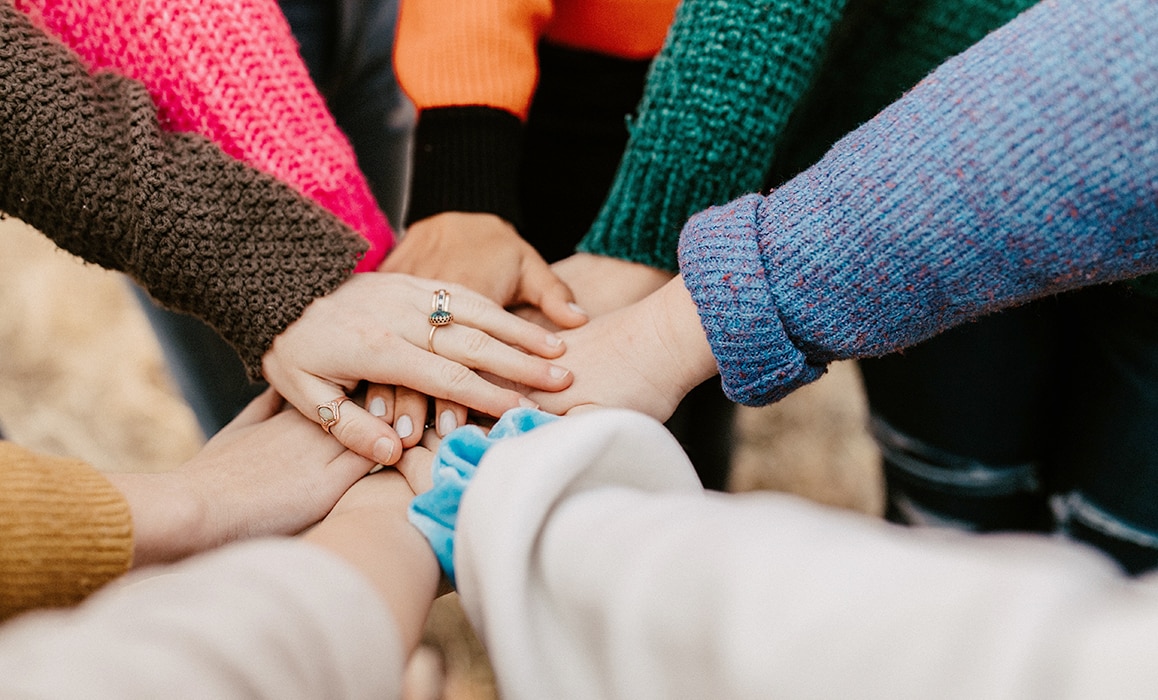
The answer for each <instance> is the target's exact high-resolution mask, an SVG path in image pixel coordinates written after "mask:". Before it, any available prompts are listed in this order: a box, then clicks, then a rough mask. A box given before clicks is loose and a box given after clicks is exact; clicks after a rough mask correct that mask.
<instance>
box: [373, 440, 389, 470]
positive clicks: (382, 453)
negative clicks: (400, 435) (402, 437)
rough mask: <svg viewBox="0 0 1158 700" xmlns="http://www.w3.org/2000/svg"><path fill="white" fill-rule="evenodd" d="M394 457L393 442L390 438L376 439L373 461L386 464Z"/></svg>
mask: <svg viewBox="0 0 1158 700" xmlns="http://www.w3.org/2000/svg"><path fill="white" fill-rule="evenodd" d="M393 456H394V441H393V440H391V439H390V438H378V441H377V442H375V443H374V459H376V460H378V462H379V463H380V464H386V463H387V462H389V461H390V458H391V457H393Z"/></svg>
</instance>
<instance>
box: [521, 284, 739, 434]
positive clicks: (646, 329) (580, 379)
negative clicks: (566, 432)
mask: <svg viewBox="0 0 1158 700" xmlns="http://www.w3.org/2000/svg"><path fill="white" fill-rule="evenodd" d="M562 335H563V336H564V338H565V339H566V342H567V352H566V353H565V354H564V355H563V357H562V358H560V360H559V361H560V362H561V363H563V364H565V365H566V366H567V367H568V368H569V369H571V371H572V372H573V373H574V376H575V381H574V382H573V383H572V384H571V386H570V387H569V388H567V389H566V390H564V391H560V392H558V393H555V394H548V393H542V392H532V393H531V394H530V396H531V398H532V399H534V400H536V401H538V402H539V404H540V406H541V407H542V408H543V410H545V411H550V412H551V413H558V414H562V413H566V412H568V411H571V410H577V409H579V408H582V407H588V406H591V405H600V406H615V407H620V408H632V409H635V410H637V411H641V412H643V413H646V414H648V415H650V416H652V417H654V418H656V419H658V420H667V419H668V418H670V417H671V414H672V413H673V412H674V411H675V408H676V406H677V405H679V402H680V400H681V399H683V397H684V396H685V395H686V394H687V393H688V392H689V391H691V390H692V389H693V388H695V387H696V386H697V385H698V384H700V383H701V382H703V381H704V380H706V379H708V378H709V377H711V376H712V375H714V374H715V373H716V372H717V367H716V361H715V357H714V356H713V355H712V349H711V346H710V345H709V344H708V340H707V337H706V336H705V334H704V330H703V328H702V327H701V326H700V318H699V313H698V312H697V311H696V306H695V302H693V301H692V298H691V296H690V295H689V294H688V292H687V289H685V288H684V286H683V279H682V278H681V277H676V278H675V279H673V280H672V281H671V282H668V283H667V284H666V285H664V286H663V287H662V288H661V289H660V290H659V291H657V292H655V293H653V294H651V295H649V296H648V297H646V298H645V299H644V300H643V301H640V302H637V303H635V304H632V305H631V306H627V307H625V308H623V309H620V310H618V311H614V312H612V313H609V314H605V315H603V316H600V317H598V318H596V319H594V320H593V321H591V322H590V323H588V324H587V325H585V326H583V327H582V328H577V329H574V330H570V331H565V332H563V333H562Z"/></svg>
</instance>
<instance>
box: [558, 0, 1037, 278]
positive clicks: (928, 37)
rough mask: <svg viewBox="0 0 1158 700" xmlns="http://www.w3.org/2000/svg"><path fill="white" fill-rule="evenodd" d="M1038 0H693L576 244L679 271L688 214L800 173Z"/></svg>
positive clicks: (683, 8)
mask: <svg viewBox="0 0 1158 700" xmlns="http://www.w3.org/2000/svg"><path fill="white" fill-rule="evenodd" d="M1033 4H1034V2H1032V1H1031V0H848V1H847V2H846V1H845V0H727V1H726V2H721V1H720V0H684V2H683V3H682V4H681V5H680V8H679V11H678V12H677V14H676V17H675V21H674V22H673V24H672V27H671V30H670V31H669V33H668V38H667V42H666V44H665V46H664V48H663V50H662V51H661V52H660V54H659V56H657V57H656V60H655V63H654V64H653V65H652V68H651V72H650V74H649V76H648V83H647V88H646V91H645V93H644V98H643V100H642V102H641V103H640V108H639V113H638V115H637V116H636V118H635V119H634V121H633V123H632V124H631V138H630V140H629V142H628V147H627V151H626V152H625V153H624V156H623V160H622V161H621V163H620V166H619V171H618V173H617V175H616V178H615V182H614V184H613V185H612V188H611V192H610V193H609V195H608V198H607V201H606V202H605V203H604V206H603V209H602V210H601V212H600V213H599V216H598V218H597V219H596V221H595V223H594V224H593V225H592V227H591V230H590V231H589V232H588V234H587V236H586V237H585V238H584V239H583V241H582V242H581V243H580V245H579V250H580V251H583V252H588V253H595V254H599V255H607V256H611V257H617V258H623V259H626V260H632V261H635V262H640V263H644V264H646V265H650V266H652V267H657V268H662V269H666V270H670V271H676V270H677V269H678V266H677V263H676V245H677V243H678V240H679V233H680V230H681V228H682V227H683V224H684V223H685V222H686V221H687V219H688V217H689V216H690V215H692V214H694V213H695V212H698V211H700V210H702V209H705V208H706V207H708V206H711V205H714V204H723V203H725V202H728V201H730V200H732V199H733V198H735V197H737V196H739V195H741V194H744V193H747V192H755V191H758V190H761V189H762V188H763V187H765V186H766V185H767V184H768V179H769V177H770V173H771V174H772V177H773V178H774V179H776V180H778V179H780V178H781V177H784V176H787V175H791V174H794V172H796V171H798V170H800V169H802V168H803V167H806V166H808V165H809V164H811V162H812V161H814V160H815V159H816V158H818V157H819V156H820V155H822V154H823V153H824V151H825V150H826V149H827V148H828V146H829V145H831V144H832V143H833V142H835V140H836V139H837V138H839V137H840V136H842V135H843V134H844V133H845V132H847V131H849V130H851V129H852V128H855V127H856V126H857V125H858V124H860V123H861V122H863V121H865V120H867V119H868V118H869V117H871V116H872V115H873V114H875V113H876V112H877V111H879V110H880V109H882V108H883V107H885V106H886V105H887V104H889V103H890V102H891V101H893V100H895V99H896V98H897V97H899V96H900V95H901V94H902V93H903V92H904V90H906V89H907V88H909V87H910V86H912V85H913V84H915V83H916V82H917V81H918V80H920V79H921V78H922V77H924V76H925V75H926V74H927V73H929V72H930V71H931V70H933V69H934V68H935V67H936V66H937V65H939V64H940V63H941V62H942V61H944V60H945V59H946V58H948V57H950V56H952V55H954V54H956V53H959V52H961V51H963V50H964V49H966V48H968V47H969V46H970V45H972V44H973V43H975V42H977V41H978V40H980V39H981V38H982V37H984V36H985V35H986V34H987V33H988V32H989V31H991V30H993V29H995V28H997V27H999V26H1001V25H1002V24H1004V23H1006V22H1008V21H1009V20H1010V19H1012V18H1013V17H1015V16H1016V15H1017V14H1018V13H1019V12H1021V11H1022V10H1024V9H1026V8H1028V7H1030V6H1031V5H1033Z"/></svg>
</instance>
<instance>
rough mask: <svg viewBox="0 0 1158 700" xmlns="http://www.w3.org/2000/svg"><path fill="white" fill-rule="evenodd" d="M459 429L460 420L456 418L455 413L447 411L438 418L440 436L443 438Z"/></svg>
mask: <svg viewBox="0 0 1158 700" xmlns="http://www.w3.org/2000/svg"><path fill="white" fill-rule="evenodd" d="M457 427H458V418H455V416H454V411H451V410H450V409H447V410H445V411H443V412H442V414H441V415H440V416H438V434H439V435H441V436H442V437H446V436H447V435H449V434H450V433H451V432H452V431H454V429H455V428H457Z"/></svg>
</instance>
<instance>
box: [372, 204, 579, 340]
mask: <svg viewBox="0 0 1158 700" xmlns="http://www.w3.org/2000/svg"><path fill="white" fill-rule="evenodd" d="M379 269H380V270H383V271H385V272H404V273H407V274H411V275H415V276H417V277H426V278H429V279H439V280H446V281H448V282H457V283H459V284H461V285H462V286H464V287H467V288H468V289H473V290H475V291H476V292H478V293H480V294H482V295H483V296H485V297H487V298H489V299H490V300H491V301H494V302H495V303H497V304H498V305H500V306H503V307H509V306H517V305H522V304H527V305H530V306H533V307H535V308H538V309H539V310H540V311H542V313H543V315H545V316H546V317H547V318H548V319H550V320H551V322H552V323H554V324H555V325H556V326H558V327H559V328H575V327H576V326H580V325H582V324H583V323H585V322H586V321H587V316H586V314H584V313H583V312H582V311H580V310H579V309H577V308H576V307H574V306H573V302H574V301H575V300H574V298H573V296H572V294H571V290H570V289H568V288H567V285H566V284H564V283H563V282H562V280H560V279H559V278H558V277H557V276H556V275H555V273H554V272H552V271H551V268H550V266H548V265H547V262H546V261H545V260H543V258H542V256H541V255H539V253H538V252H536V251H535V249H534V248H533V247H532V246H531V244H529V243H527V242H526V241H524V240H523V239H522V238H521V237H520V236H519V233H518V231H516V230H515V227H514V226H511V225H510V224H509V223H507V222H506V221H504V220H502V219H500V218H499V217H497V216H495V215H494V214H476V213H463V212H445V213H443V214H436V215H435V216H431V217H427V218H425V219H423V220H421V221H417V222H415V223H413V224H411V225H410V227H409V228H407V230H406V234H405V235H404V236H403V237H402V240H401V241H400V242H399V243H398V245H397V246H396V247H395V248H394V250H392V251H391V252H390V255H388V256H387V257H386V260H384V261H383V262H382V265H381V266H379Z"/></svg>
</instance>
